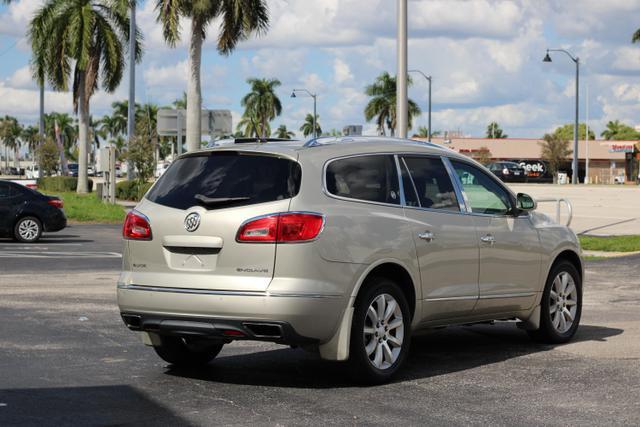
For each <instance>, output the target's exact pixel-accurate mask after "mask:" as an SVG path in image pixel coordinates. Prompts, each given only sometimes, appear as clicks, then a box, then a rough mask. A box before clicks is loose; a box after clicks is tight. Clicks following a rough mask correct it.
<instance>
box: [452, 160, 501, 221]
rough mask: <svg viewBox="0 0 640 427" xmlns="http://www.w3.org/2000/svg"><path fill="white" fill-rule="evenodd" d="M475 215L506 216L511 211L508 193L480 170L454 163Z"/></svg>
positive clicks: (464, 164)
mask: <svg viewBox="0 0 640 427" xmlns="http://www.w3.org/2000/svg"><path fill="white" fill-rule="evenodd" d="M451 163H452V164H453V167H454V169H455V171H456V173H457V174H458V177H459V178H460V181H461V182H462V188H463V189H464V192H465V194H466V196H467V201H468V202H469V205H470V206H471V211H472V212H473V213H480V214H489V215H506V214H507V213H509V212H510V211H511V198H510V197H509V194H508V193H507V191H506V190H505V189H504V188H502V187H501V186H500V185H499V184H498V183H497V182H496V181H495V180H493V179H492V178H490V177H489V176H488V175H487V174H485V173H484V172H482V171H481V170H480V169H478V168H476V167H474V166H471V165H469V164H466V163H462V162H457V161H452V162H451Z"/></svg>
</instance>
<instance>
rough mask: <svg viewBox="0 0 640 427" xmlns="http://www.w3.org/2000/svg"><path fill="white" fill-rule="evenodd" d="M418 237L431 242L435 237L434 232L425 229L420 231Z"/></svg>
mask: <svg viewBox="0 0 640 427" xmlns="http://www.w3.org/2000/svg"><path fill="white" fill-rule="evenodd" d="M418 237H419V238H420V239H422V240H425V241H427V242H431V241H432V240H433V239H434V236H433V233H432V232H430V231H425V232H423V233H418Z"/></svg>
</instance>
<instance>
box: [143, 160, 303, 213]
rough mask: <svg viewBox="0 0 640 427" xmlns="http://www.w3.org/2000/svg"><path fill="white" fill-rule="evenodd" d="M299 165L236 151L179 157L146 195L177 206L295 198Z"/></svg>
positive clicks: (213, 206) (223, 205) (210, 206)
mask: <svg viewBox="0 0 640 427" xmlns="http://www.w3.org/2000/svg"><path fill="white" fill-rule="evenodd" d="M300 176H301V170H300V165H299V164H298V163H296V162H294V161H292V160H288V159H283V158H281V157H275V156H270V155H264V154H253V153H252V154H248V153H243V152H237V151H220V152H212V153H203V154H198V155H195V156H188V157H184V158H182V159H178V160H176V161H175V162H173V163H172V164H171V167H169V168H168V169H167V171H166V172H165V173H164V174H163V175H162V177H161V178H160V179H159V180H158V182H157V183H156V185H154V186H153V188H152V189H151V191H150V192H149V193H148V194H147V196H146V198H147V199H149V200H150V201H152V202H154V203H158V204H161V205H164V206H169V207H172V208H176V209H188V208H190V207H192V206H197V205H199V206H204V207H206V208H208V209H220V208H226V207H231V206H244V205H250V204H256V203H265V202H271V201H275V200H282V199H289V198H291V197H294V196H295V195H296V194H297V193H298V190H299V187H300Z"/></svg>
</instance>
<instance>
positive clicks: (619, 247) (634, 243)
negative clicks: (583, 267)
mask: <svg viewBox="0 0 640 427" xmlns="http://www.w3.org/2000/svg"><path fill="white" fill-rule="evenodd" d="M580 244H581V245H582V249H584V250H587V251H606V252H635V251H640V236H607V237H596V236H580Z"/></svg>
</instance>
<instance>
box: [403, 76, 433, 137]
mask: <svg viewBox="0 0 640 427" xmlns="http://www.w3.org/2000/svg"><path fill="white" fill-rule="evenodd" d="M409 72H410V73H418V74H420V75H422V77H424V78H425V79H427V81H428V82H429V115H428V116H427V117H428V119H427V120H428V122H429V124H428V126H429V128H428V132H427V139H428V140H429V142H431V134H432V132H431V76H427V75H426V74H425V73H423V72H422V71H420V70H409Z"/></svg>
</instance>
